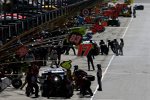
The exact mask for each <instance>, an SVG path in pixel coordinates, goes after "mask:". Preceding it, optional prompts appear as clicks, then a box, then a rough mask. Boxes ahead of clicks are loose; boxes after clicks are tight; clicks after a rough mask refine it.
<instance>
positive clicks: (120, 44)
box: [119, 39, 124, 55]
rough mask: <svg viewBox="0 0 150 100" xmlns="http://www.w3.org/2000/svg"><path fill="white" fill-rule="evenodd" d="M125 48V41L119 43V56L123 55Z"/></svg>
mask: <svg viewBox="0 0 150 100" xmlns="http://www.w3.org/2000/svg"><path fill="white" fill-rule="evenodd" d="M123 47H124V41H123V39H120V43H119V55H123Z"/></svg>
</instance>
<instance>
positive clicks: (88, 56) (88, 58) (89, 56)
mask: <svg viewBox="0 0 150 100" xmlns="http://www.w3.org/2000/svg"><path fill="white" fill-rule="evenodd" d="M93 56H94V55H93V54H92V50H90V51H89V53H88V54H87V56H86V57H87V62H88V71H90V63H91V65H92V68H93V70H95V67H94V63H93V58H92V57H93Z"/></svg>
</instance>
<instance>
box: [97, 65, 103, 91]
mask: <svg viewBox="0 0 150 100" xmlns="http://www.w3.org/2000/svg"><path fill="white" fill-rule="evenodd" d="M101 79H102V69H101V64H97V82H98V89H97V90H98V91H102V82H101Z"/></svg>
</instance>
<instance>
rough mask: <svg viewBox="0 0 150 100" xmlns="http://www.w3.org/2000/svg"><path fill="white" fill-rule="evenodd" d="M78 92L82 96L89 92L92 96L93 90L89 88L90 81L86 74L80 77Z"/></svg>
mask: <svg viewBox="0 0 150 100" xmlns="http://www.w3.org/2000/svg"><path fill="white" fill-rule="evenodd" d="M80 94H81V95H82V96H84V95H86V94H90V96H93V92H92V90H91V81H90V80H89V79H88V78H87V77H86V76H85V77H83V78H82V85H81V89H80Z"/></svg>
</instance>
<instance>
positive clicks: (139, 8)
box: [134, 5, 144, 10]
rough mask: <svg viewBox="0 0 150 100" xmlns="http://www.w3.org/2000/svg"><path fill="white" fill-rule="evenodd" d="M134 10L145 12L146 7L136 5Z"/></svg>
mask: <svg viewBox="0 0 150 100" xmlns="http://www.w3.org/2000/svg"><path fill="white" fill-rule="evenodd" d="M134 8H135V9H136V10H144V6H143V5H135V6H134Z"/></svg>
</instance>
